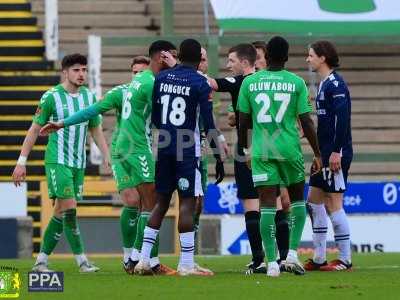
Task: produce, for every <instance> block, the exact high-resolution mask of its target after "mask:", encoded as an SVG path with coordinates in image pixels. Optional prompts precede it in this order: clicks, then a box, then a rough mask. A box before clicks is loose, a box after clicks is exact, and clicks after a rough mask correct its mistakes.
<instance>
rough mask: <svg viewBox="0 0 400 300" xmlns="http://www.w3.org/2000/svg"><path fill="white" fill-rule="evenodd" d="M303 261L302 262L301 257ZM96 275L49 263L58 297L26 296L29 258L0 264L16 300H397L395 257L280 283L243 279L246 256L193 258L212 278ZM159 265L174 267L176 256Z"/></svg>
mask: <svg viewBox="0 0 400 300" xmlns="http://www.w3.org/2000/svg"><path fill="white" fill-rule="evenodd" d="M302 259H303V260H304V257H303V258H302ZM92 260H93V261H94V262H95V263H96V265H98V266H99V267H100V268H101V270H100V272H98V273H95V274H79V272H78V268H77V266H76V264H75V261H74V260H73V259H72V258H66V259H55V258H52V259H51V260H50V262H51V265H50V267H51V268H52V269H54V270H56V271H63V272H64V292H63V293H38V292H35V293H28V287H27V279H28V275H27V273H28V272H29V271H30V268H31V267H32V264H33V262H34V260H33V259H24V260H0V266H9V267H16V268H17V269H18V270H19V272H20V275H21V278H22V287H21V291H20V293H21V295H20V298H19V299H29V300H30V299H32V300H34V299H51V300H52V299H68V300H75V299H76V300H86V299H90V300H101V299H107V300H114V299H118V300H123V299H148V300H153V299H185V300H194V299H202V300H204V299H219V300H222V299H247V300H250V299H287V300H289V299H293V300H302V299H307V300H309V299H313V300H314V299H324V300H328V299H335V300H344V299H374V300H391V299H400V254H391V253H378V254H356V255H354V256H353V262H354V265H355V267H354V270H353V271H352V272H335V273H324V272H308V273H307V274H306V275H305V276H295V275H293V274H287V273H284V274H282V275H281V277H279V278H267V277H266V276H265V275H251V276H245V275H244V273H243V271H244V270H245V267H244V266H245V264H246V263H248V262H249V260H250V258H249V257H248V256H213V257H197V258H196V261H197V262H198V263H200V264H201V265H203V266H205V267H209V268H211V269H212V270H213V271H214V272H215V273H216V275H215V276H213V277H185V278H183V277H175V276H174V277H166V276H164V277H139V276H128V275H127V274H126V273H125V272H123V270H122V268H121V261H120V258H92ZM161 261H162V262H163V263H166V264H168V265H170V266H173V267H176V264H177V258H176V257H162V258H161Z"/></svg>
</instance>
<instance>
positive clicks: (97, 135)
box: [89, 124, 111, 171]
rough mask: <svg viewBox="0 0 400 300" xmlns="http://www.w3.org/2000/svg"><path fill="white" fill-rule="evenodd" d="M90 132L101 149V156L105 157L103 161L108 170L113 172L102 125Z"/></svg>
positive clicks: (92, 128) (91, 129)
mask: <svg viewBox="0 0 400 300" xmlns="http://www.w3.org/2000/svg"><path fill="white" fill-rule="evenodd" d="M89 130H90V134H91V135H92V137H93V140H94V142H95V143H96V145H97V147H99V149H100V151H101V154H102V155H103V161H104V166H105V168H106V170H107V171H111V163H110V152H109V149H108V146H107V142H106V139H105V137H104V134H103V127H102V126H101V124H99V125H98V126H96V127H91V128H89Z"/></svg>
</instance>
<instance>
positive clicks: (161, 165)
mask: <svg viewBox="0 0 400 300" xmlns="http://www.w3.org/2000/svg"><path fill="white" fill-rule="evenodd" d="M155 182H156V191H157V192H159V193H162V194H171V193H172V192H174V191H175V190H176V189H177V190H178V192H179V195H180V196H181V197H197V196H203V189H202V186H201V171H200V159H199V157H195V156H189V157H184V158H183V159H182V160H179V161H178V160H177V159H176V157H175V156H174V155H160V156H159V157H158V158H157V162H156V176H155Z"/></svg>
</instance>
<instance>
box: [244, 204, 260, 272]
mask: <svg viewBox="0 0 400 300" xmlns="http://www.w3.org/2000/svg"><path fill="white" fill-rule="evenodd" d="M244 219H245V222H246V231H247V235H248V237H249V242H250V248H251V253H252V255H253V263H254V265H255V266H258V265H259V264H260V263H262V262H263V261H264V251H263V246H262V238H261V232H260V213H259V212H258V211H255V210H253V211H248V212H246V213H245V214H244Z"/></svg>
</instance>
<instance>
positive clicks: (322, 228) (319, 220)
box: [308, 203, 328, 264]
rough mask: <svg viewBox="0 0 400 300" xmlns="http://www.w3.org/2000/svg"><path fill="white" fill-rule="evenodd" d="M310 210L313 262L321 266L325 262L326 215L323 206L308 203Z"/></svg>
mask: <svg viewBox="0 0 400 300" xmlns="http://www.w3.org/2000/svg"><path fill="white" fill-rule="evenodd" d="M308 205H309V207H310V208H311V216H312V219H311V221H312V227H313V236H312V237H313V244H314V258H313V260H314V262H316V263H317V264H322V263H323V262H325V261H326V236H327V232H328V221H327V219H328V215H327V214H326V209H325V205H324V204H314V203H308Z"/></svg>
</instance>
